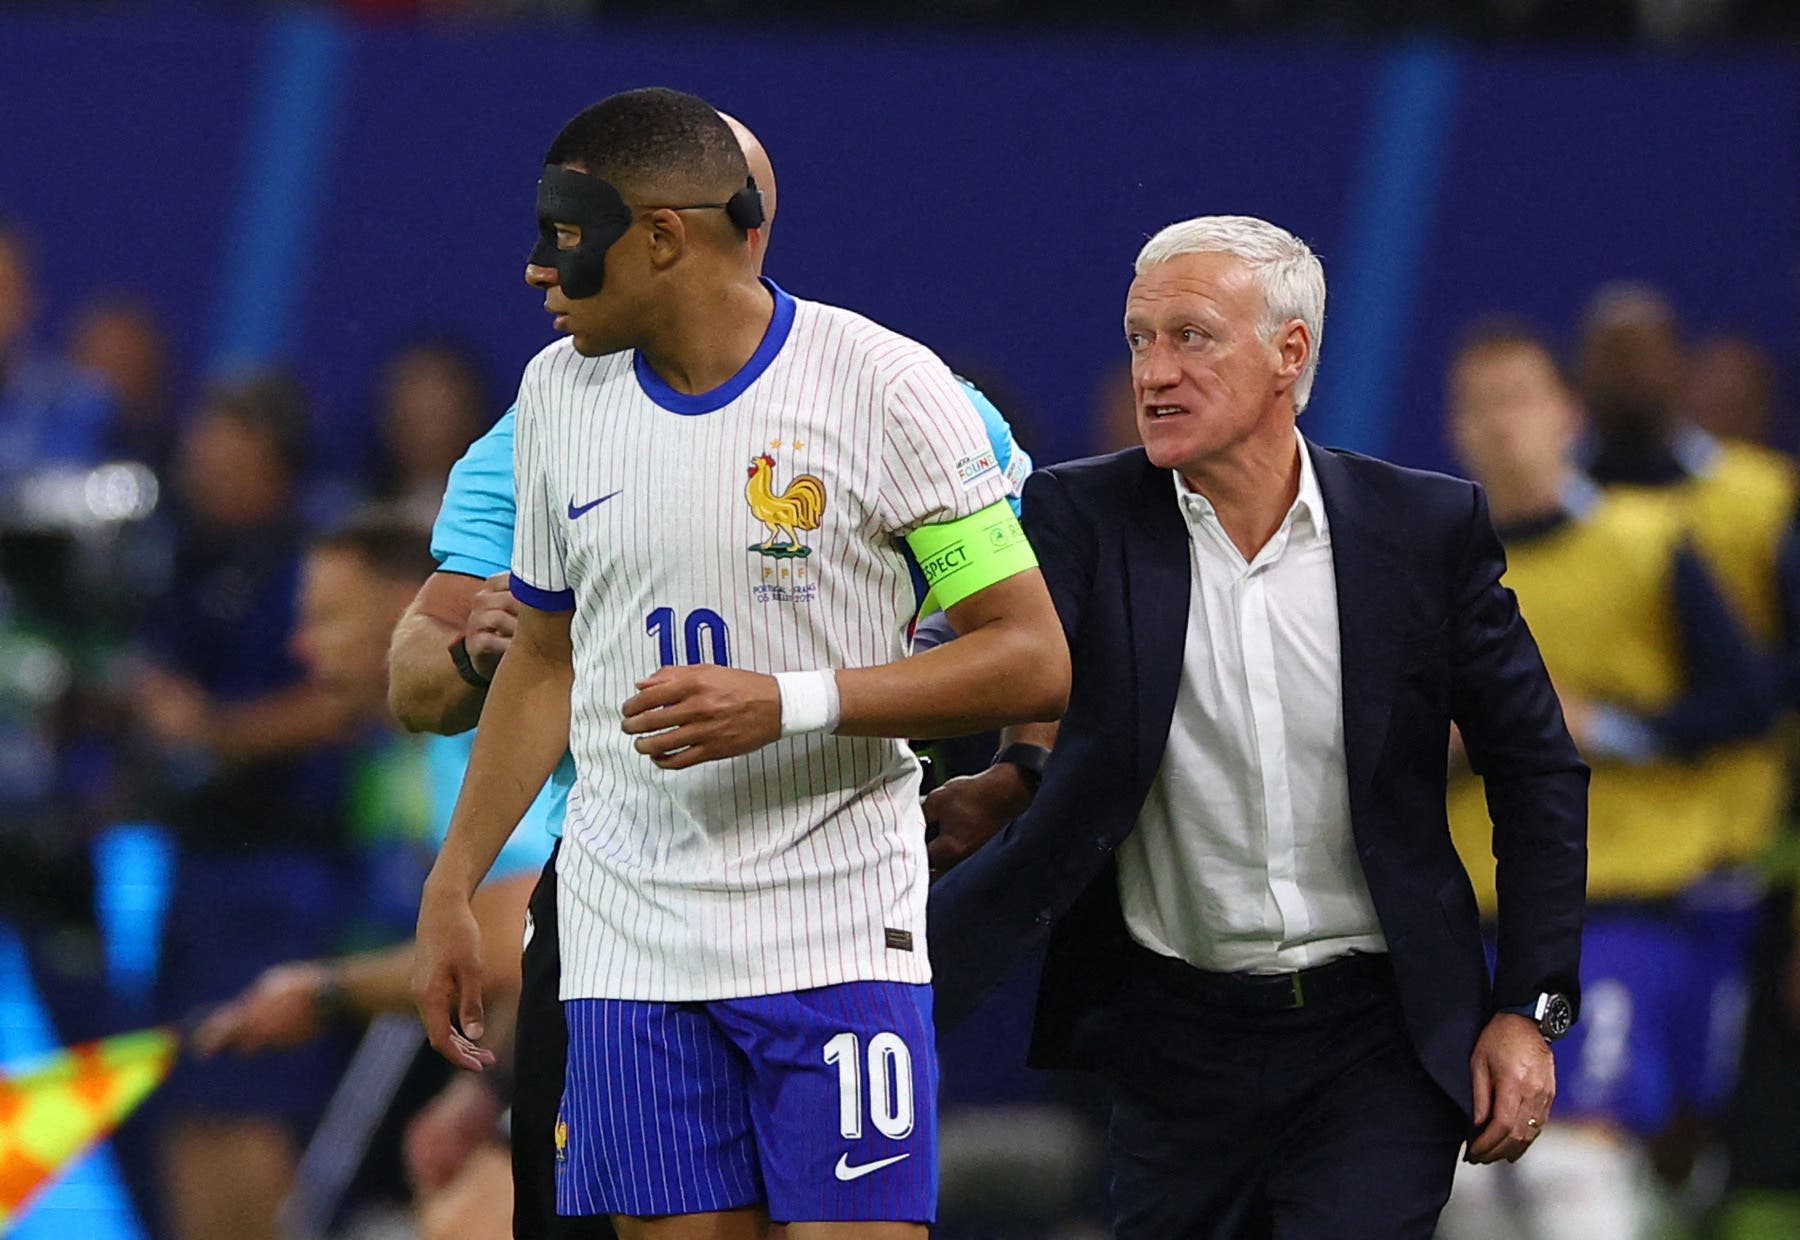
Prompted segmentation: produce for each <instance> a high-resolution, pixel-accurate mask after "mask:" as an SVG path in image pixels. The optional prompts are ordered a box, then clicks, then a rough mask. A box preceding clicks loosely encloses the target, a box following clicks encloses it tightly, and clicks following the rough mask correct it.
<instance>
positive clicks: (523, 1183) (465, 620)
mask: <svg viewBox="0 0 1800 1240" xmlns="http://www.w3.org/2000/svg"><path fill="white" fill-rule="evenodd" d="M725 120H726V123H727V124H729V125H730V126H731V128H732V132H733V133H734V134H736V135H737V138H738V142H739V145H740V146H741V147H742V148H743V151H744V158H745V160H746V162H747V163H748V165H749V168H750V171H751V173H752V175H753V176H754V177H755V178H756V184H757V188H758V189H759V190H760V191H761V192H762V195H763V208H764V219H763V223H762V225H761V226H760V227H758V228H756V229H753V230H751V232H750V235H749V239H750V245H751V249H752V253H753V255H754V259H755V262H756V264H757V269H758V272H759V273H760V271H761V264H762V261H763V259H764V258H765V257H766V255H767V253H768V242H769V237H770V235H771V232H772V229H773V226H774V222H775V216H776V212H777V194H776V182H775V170H774V167H773V165H772V164H771V162H770V160H769V155H768V152H767V150H766V149H764V147H763V145H762V142H761V141H760V140H759V139H758V138H757V137H756V135H755V134H754V133H752V132H751V131H750V130H749V129H748V128H747V127H746V126H744V125H743V123H742V122H740V121H738V120H736V119H735V118H733V117H731V116H726V117H725ZM962 385H963V388H964V393H965V395H967V397H968V398H969V401H970V403H971V404H972V405H973V407H974V409H975V411H976V413H978V414H979V415H980V417H981V420H982V423H983V425H984V426H986V428H987V432H988V437H989V442H990V445H991V447H992V449H993V452H994V456H995V460H996V462H997V463H998V464H999V467H1000V469H1001V472H1002V473H1004V474H1005V475H1006V477H1007V478H1008V480H1009V481H1010V482H1011V484H1012V487H1011V491H1010V494H1009V495H1008V501H1009V503H1011V504H1012V506H1013V510H1014V512H1015V513H1016V512H1017V511H1018V506H1019V491H1020V488H1021V487H1022V486H1023V485H1024V481H1025V478H1026V477H1027V476H1028V475H1029V474H1030V473H1031V469H1032V462H1031V456H1030V454H1029V453H1027V452H1026V451H1025V450H1024V448H1023V447H1022V446H1021V445H1020V444H1019V443H1018V441H1017V440H1016V439H1015V438H1014V435H1013V432H1012V427H1011V425H1010V424H1009V423H1008V422H1007V420H1006V418H1005V416H1004V415H1003V414H1001V412H1000V411H999V410H998V409H997V408H996V407H995V406H994V404H993V402H992V401H990V400H989V399H988V398H987V396H986V395H985V394H984V393H982V392H981V391H980V390H979V389H978V388H976V387H975V385H974V384H972V383H970V382H968V381H967V380H962ZM516 416H517V415H516V411H515V410H512V409H508V410H507V411H506V413H505V415H503V416H502V417H501V418H500V420H499V421H498V422H496V423H495V424H494V426H493V428H492V429H491V430H489V431H488V433H487V434H486V435H484V436H482V438H481V439H480V440H478V441H477V442H476V443H475V444H474V445H473V446H472V447H471V448H470V450H469V451H468V452H467V453H466V454H465V455H464V457H463V459H462V460H461V461H459V462H458V463H457V465H456V468H455V469H454V470H453V471H452V473H451V477H450V483H449V486H448V487H447V488H446V489H445V492H444V496H443V503H442V506H441V508H440V511H439V514H438V520H437V524H436V527H435V529H434V530H433V534H432V554H433V556H434V557H435V558H436V560H437V563H438V571H437V572H436V573H434V574H433V575H432V576H431V578H430V579H429V580H428V581H427V582H426V583H425V585H424V586H423V587H422V588H421V589H420V591H419V593H418V596H417V597H416V598H415V599H414V601H413V603H412V605H411V607H410V608H409V609H408V612H407V615H406V616H405V617H404V618H403V619H402V621H401V623H400V625H399V626H398V627H397V629H396V631H395V634H394V642H393V646H392V650H391V652H390V675H389V686H390V698H389V703H390V706H391V707H392V709H393V711H394V713H395V715H396V716H398V717H399V719H400V720H401V722H402V723H404V724H405V725H406V726H407V727H408V728H411V729H413V730H415V731H421V732H438V733H446V734H453V733H461V734H464V735H466V734H467V730H468V729H470V728H472V727H473V726H474V723H475V721H476V719H477V718H478V717H479V715H480V711H481V706H482V703H483V701H484V700H485V698H486V694H487V686H488V683H489V682H490V681H491V680H492V677H493V673H494V670H495V669H496V668H497V667H498V665H499V661H500V658H501V657H502V656H503V655H504V653H505V650H506V647H507V646H508V645H509V644H510V641H511V638H512V634H513V631H514V626H515V624H516V621H517V616H518V602H517V600H515V599H514V598H513V597H512V595H511V593H510V591H509V590H508V581H509V573H508V570H507V566H508V564H509V562H510V559H511V556H512V544H513V525H514V515H515V504H514V496H513V476H512V457H513V426H514V422H515V419H516ZM954 637H955V632H954V630H952V629H950V627H949V625H948V623H947V621H946V619H945V617H944V615H943V613H942V612H941V611H937V612H934V613H933V614H931V615H930V616H928V617H926V618H925V620H924V621H922V622H921V624H920V625H919V627H918V629H917V631H916V632H915V634H914V644H913V649H914V650H915V651H918V650H921V649H928V648H930V647H932V646H935V645H939V644H941V643H942V642H943V641H946V640H949V639H951V638H954ZM573 781H574V767H573V763H572V762H570V761H568V760H565V761H564V762H563V763H561V764H559V766H558V767H557V770H556V772H555V773H554V774H553V775H552V777H551V781H550V784H549V786H548V788H547V790H546V793H545V794H544V797H543V801H545V802H547V803H548V805H547V812H546V813H545V815H544V824H545V826H546V828H547V829H548V831H549V833H550V834H551V835H552V836H554V837H557V838H559V839H560V838H561V835H562V822H563V813H564V809H565V807H566V803H567V799H568V789H569V785H570V784H572V783H573ZM534 816H535V814H534ZM520 830H521V831H523V830H524V828H523V827H521V829H520ZM513 838H514V840H515V841H516V840H517V839H518V838H519V833H518V832H515V833H514V837H513ZM503 856H504V854H503ZM491 881H492V879H491V876H490V882H491ZM529 924H530V929H529V931H528V938H527V943H526V948H525V953H524V977H523V990H522V993H521V996H520V1006H519V1014H518V1027H517V1030H516V1033H515V1037H514V1040H513V1049H514V1052H515V1056H514V1062H513V1064H512V1072H511V1074H510V1079H509V1077H508V1074H506V1073H487V1074H484V1075H483V1076H482V1077H479V1078H477V1079H479V1080H484V1081H489V1082H492V1083H493V1085H494V1086H495V1092H496V1093H498V1094H499V1095H500V1096H502V1097H503V1098H506V1099H508V1100H510V1102H511V1104H512V1113H511V1123H510V1125H509V1129H510V1132H511V1136H512V1141H511V1145H512V1167H513V1188H514V1231H515V1234H516V1235H517V1236H518V1237H519V1240H546V1238H548V1237H565V1238H567V1240H577V1238H581V1240H587V1238H591V1237H605V1236H610V1235H611V1234H612V1233H611V1228H610V1226H609V1225H608V1224H607V1222H606V1221H605V1220H604V1219H594V1218H588V1219H579V1218H577V1219H563V1218H559V1217H558V1216H557V1214H556V1178H555V1165H556V1162H555V1147H554V1143H553V1142H554V1129H555V1126H556V1111H557V1106H558V1104H559V1102H560V1101H561V1096H562V1087H563V1065H564V1056H565V1052H566V1050H567V1045H568V1041H567V1029H566V1027H565V1024H564V1020H563V1011H562V1004H561V1001H560V1000H559V999H558V996H557V989H558V980H559V977H560V973H561V961H560V958H559V953H558V950H557V934H556V929H557V927H556V864H555V858H554V856H553V857H552V858H551V861H550V863H549V864H548V865H546V866H545V867H544V871H543V874H542V876H541V877H540V879H539V881H538V886H537V889H536V890H535V891H534V892H533V893H532V896H531V919H530V923H529ZM484 937H485V936H484ZM490 1023H491V1022H490ZM456 1093H457V1095H458V1096H459V1097H462V1098H465V1099H468V1100H469V1101H470V1103H471V1105H472V1106H473V1105H474V1104H476V1103H478V1102H479V1095H478V1094H477V1093H475V1092H474V1091H472V1090H468V1089H459V1090H457V1091H456ZM450 1103H451V1100H450V1099H449V1098H448V1097H446V1098H445V1099H443V1100H441V1102H440V1104H439V1106H438V1107H436V1108H434V1111H433V1120H434V1126H438V1127H445V1128H449V1127H455V1128H457V1129H459V1130H461V1131H471V1130H472V1128H471V1125H470V1122H469V1120H468V1119H467V1118H466V1117H465V1118H463V1119H462V1120H459V1121H456V1122H455V1123H454V1124H452V1123H450V1122H449V1121H446V1123H444V1124H443V1125H437V1124H436V1118H437V1117H438V1116H439V1115H442V1114H445V1113H446V1109H447V1108H448V1107H449V1106H450Z"/></svg>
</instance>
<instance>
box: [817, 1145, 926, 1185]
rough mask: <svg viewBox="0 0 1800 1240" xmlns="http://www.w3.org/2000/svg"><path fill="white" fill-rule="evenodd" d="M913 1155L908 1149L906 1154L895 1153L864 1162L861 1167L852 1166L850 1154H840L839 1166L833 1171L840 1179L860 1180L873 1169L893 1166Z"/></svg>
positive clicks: (878, 1169) (877, 1169)
mask: <svg viewBox="0 0 1800 1240" xmlns="http://www.w3.org/2000/svg"><path fill="white" fill-rule="evenodd" d="M911 1157H912V1153H911V1151H908V1152H907V1153H905V1154H895V1155H894V1156H893V1157H892V1158H883V1159H881V1160H880V1161H879V1162H872V1163H864V1164H863V1165H862V1166H860V1167H852V1166H851V1165H850V1155H848V1154H839V1155H838V1160H837V1166H836V1167H834V1168H833V1171H834V1172H835V1173H836V1174H837V1178H838V1179H840V1180H846V1181H848V1180H860V1179H862V1178H863V1177H864V1176H865V1175H868V1174H869V1172H871V1171H880V1170H881V1169H882V1168H883V1167H891V1166H893V1165H894V1164H895V1163H897V1162H899V1161H900V1160H901V1159H903V1158H911Z"/></svg>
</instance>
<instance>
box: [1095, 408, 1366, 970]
mask: <svg viewBox="0 0 1800 1240" xmlns="http://www.w3.org/2000/svg"><path fill="white" fill-rule="evenodd" d="M1172 477H1173V478H1174V484H1175V490H1176V495H1177V502H1178V503H1179V504H1180V505H1181V512H1182V516H1183V518H1184V520H1185V521H1186V523H1187V528H1188V545H1189V548H1190V553H1191V554H1192V556H1193V574H1192V577H1193V584H1192V587H1191V592H1190V597H1189V602H1188V625H1187V643H1186V649H1185V652H1184V655H1183V658H1182V667H1181V686H1180V689H1179V690H1178V692H1177V694H1176V698H1175V715H1174V719H1173V721H1172V722H1171V723H1170V725H1169V740H1168V747H1167V749H1166V750H1165V751H1164V753H1163V761H1162V766H1161V768H1160V769H1159V770H1158V771H1157V774H1156V780H1155V782H1154V783H1153V784H1152V785H1151V788H1150V795H1149V797H1148V798H1147V799H1146V800H1145V802H1144V808H1143V811H1142V813H1140V814H1139V816H1138V821H1137V826H1136V829H1135V830H1133V831H1132V833H1131V835H1130V837H1129V838H1127V839H1126V841H1125V843H1124V844H1123V845H1121V846H1120V848H1119V853H1118V856H1119V897H1120V902H1121V904H1122V906H1123V909H1124V913H1125V924H1126V926H1127V927H1128V928H1129V929H1130V931H1131V935H1132V937H1133V938H1135V939H1136V940H1137V941H1138V942H1139V943H1141V944H1143V945H1144V946H1145V947H1147V948H1149V949H1150V950H1152V951H1155V952H1159V953H1161V954H1162V955H1165V956H1175V957H1178V958H1180V959H1182V960H1185V961H1187V962H1188V963H1189V964H1191V965H1194V966H1195V967H1197V968H1201V969H1209V970H1216V971H1219V972H1233V973H1236V972H1257V973H1276V972H1287V971H1290V970H1296V969H1307V968H1312V967H1313V966H1315V965H1319V964H1323V963H1325V962H1326V961H1328V960H1331V959H1334V958H1335V957H1338V956H1342V955H1345V954H1346V953H1349V952H1353V951H1358V952H1379V951H1385V950H1387V940H1386V939H1385V938H1384V937H1383V936H1382V933H1381V923H1380V922H1379V920H1377V918H1376V915H1375V904H1374V901H1373V900H1372V899H1371V898H1370V896H1369V885H1368V880H1367V879H1365V878H1364V876H1363V870H1362V862H1361V861H1360V860H1359V859H1358V858H1357V855H1356V845H1355V842H1354V840H1353V839H1352V837H1351V833H1350V789H1349V783H1348V780H1347V777H1346V775H1345V771H1344V711H1343V670H1342V663H1341V660H1340V651H1339V644H1338V612H1337V579H1336V577H1335V575H1334V573H1333V567H1332V558H1331V530H1330V526H1329V524H1328V522H1327V520H1326V516H1325V503H1324V498H1323V496H1322V495H1321V494H1320V492H1319V482H1318V479H1317V478H1316V477H1314V475H1313V467H1312V458H1311V456H1310V455H1309V453H1308V452H1307V449H1306V445H1305V441H1304V440H1302V441H1301V445H1300V490H1299V494H1298V495H1297V496H1296V497H1295V499H1294V504H1293V507H1292V508H1290V509H1289V510H1288V514H1287V516H1286V518H1285V519H1284V520H1283V521H1282V523H1281V528H1280V529H1278V530H1277V531H1276V532H1275V535H1274V537H1272V538H1270V539H1269V541H1268V543H1267V545H1265V546H1264V547H1263V549H1262V550H1261V551H1259V552H1258V553H1257V555H1256V558H1255V559H1254V560H1252V561H1249V562H1245V560H1244V557H1243V554H1242V553H1241V552H1239V551H1238V549H1237V547H1236V545H1235V544H1233V543H1232V541H1231V539H1230V537H1229V536H1228V535H1227V534H1226V533H1225V529H1224V527H1223V526H1222V525H1220V523H1219V518H1218V515H1217V513H1215V512H1214V510H1213V506H1212V504H1211V503H1209V502H1208V501H1207V500H1206V498H1205V497H1204V496H1202V495H1199V494H1197V493H1195V492H1194V491H1192V490H1189V489H1188V487H1187V485H1186V484H1185V483H1184V482H1183V481H1182V480H1181V476H1180V475H1179V474H1173V475H1172Z"/></svg>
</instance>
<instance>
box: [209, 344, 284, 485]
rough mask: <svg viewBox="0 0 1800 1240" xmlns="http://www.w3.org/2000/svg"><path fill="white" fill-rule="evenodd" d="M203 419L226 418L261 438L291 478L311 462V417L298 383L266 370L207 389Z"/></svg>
mask: <svg viewBox="0 0 1800 1240" xmlns="http://www.w3.org/2000/svg"><path fill="white" fill-rule="evenodd" d="M201 409H202V411H203V416H205V417H216V418H226V419H228V420H230V421H232V422H235V423H236V424H238V425H239V426H241V427H243V428H244V429H246V430H248V431H250V432H251V433H252V434H255V435H258V436H260V437H262V438H263V439H264V440H265V441H267V442H268V444H269V445H270V447H271V448H272V449H273V450H274V452H275V455H276V457H277V459H278V460H279V461H280V462H281V466H282V468H283V469H285V470H286V471H287V473H288V475H289V476H290V477H296V478H297V477H299V476H300V475H301V474H304V473H305V472H306V469H307V466H308V465H309V464H310V463H311V460H312V416H311V409H310V407H309V405H308V403H307V400H306V392H305V389H303V388H302V387H301V386H300V382H299V380H297V379H295V378H294V377H293V376H291V375H288V374H285V373H283V372H281V371H276V370H266V371H261V372H258V373H254V374H250V375H247V376H243V377H239V378H233V379H227V380H224V381H222V382H219V383H215V384H213V385H212V386H211V387H210V388H208V389H207V392H206V397H205V399H204V400H203V401H202V402H201Z"/></svg>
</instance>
